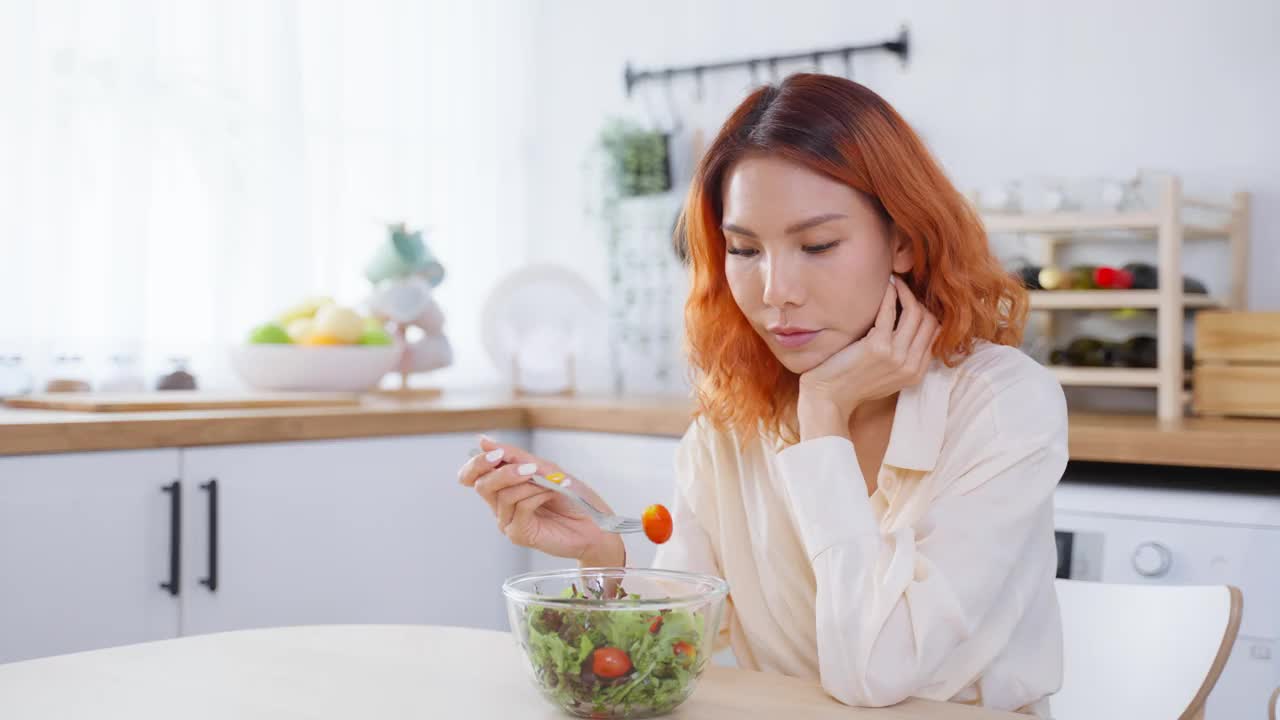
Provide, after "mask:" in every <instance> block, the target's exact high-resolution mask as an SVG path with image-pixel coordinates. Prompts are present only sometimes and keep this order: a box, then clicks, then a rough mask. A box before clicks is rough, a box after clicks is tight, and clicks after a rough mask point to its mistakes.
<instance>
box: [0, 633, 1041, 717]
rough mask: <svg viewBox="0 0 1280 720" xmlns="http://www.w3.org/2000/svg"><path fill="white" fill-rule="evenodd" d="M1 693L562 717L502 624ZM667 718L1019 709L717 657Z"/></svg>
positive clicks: (162, 704)
mask: <svg viewBox="0 0 1280 720" xmlns="http://www.w3.org/2000/svg"><path fill="white" fill-rule="evenodd" d="M0 698H3V700H0V706H3V710H4V716H5V717H13V718H23V720H87V719H88V718H93V719H94V720H162V719H167V718H171V717H181V718H185V719H186V720H204V719H206V718H208V719H209V720H215V719H216V720H223V719H225V718H237V720H295V719H296V720H304V719H305V720H329V719H330V718H333V719H335V720H336V719H338V718H342V720H346V719H347V718H379V719H380V720H400V719H404V720H408V719H409V718H414V719H415V720H416V719H418V718H475V719H476V720H510V719H511V718H532V719H533V720H543V719H545V720H560V719H562V718H565V717H567V716H566V715H565V714H564V713H563V712H562V711H561V710H560V709H559V708H557V707H554V706H553V705H551V703H549V702H547V701H546V700H544V699H543V698H542V697H541V695H540V694H539V693H538V691H537V689H535V688H534V686H533V683H532V682H531V680H530V678H529V675H528V671H527V670H526V668H525V666H524V659H523V658H522V657H521V655H520V650H519V648H518V646H517V645H516V643H515V640H514V639H513V638H512V636H511V634H510V633H503V632H495V631H492V630H473V629H468V628H445V627H426V626H388V625H371V626H328V627H290V628H278V629H270V630H247V631H240V632H231V633H221V634H216V635H197V636H194V637H189V638H181V639H178V640H165V641H161V642H154V643H145V644H141V645H129V646H125V647H119V648H112V649H109V650H95V651H93V652H85V653H77V654H74V655H62V656H58V657H51V658H42V659H39V660H28V661H25V662H18V663H10V664H7V665H0ZM670 717H672V718H675V719H676V720H695V719H696V720H720V719H722V718H724V719H726V720H727V719H728V718H733V719H735V720H738V719H741V720H754V719H757V718H758V719H759V720H765V719H766V718H768V719H769V720H773V719H774V718H785V717H802V718H814V719H815V720H824V719H826V720H1004V719H1006V718H1007V719H1008V720H1014V718H1022V719H1023V720H1025V718H1026V716H1025V715H1013V714H1011V713H1004V712H995V711H991V710H983V709H979V708H973V707H969V706H967V705H959V704H953V703H939V702H930V701H927V700H908V701H907V702H904V703H902V704H900V705H895V706H893V707H889V708H879V709H863V708H852V707H847V706H844V705H841V704H840V703H838V702H836V701H835V700H833V699H831V698H830V697H828V696H827V695H826V694H825V693H824V692H823V691H822V688H821V687H819V686H818V684H817V683H816V682H812V681H807V680H800V679H797V678H789V677H784V676H781V675H770V674H764V673H756V672H749V671H746V670H739V669H735V668H727V667H718V666H712V667H709V668H708V669H707V670H706V672H705V673H704V674H703V676H702V678H701V680H700V681H699V684H698V686H697V688H696V689H695V690H694V693H693V696H692V697H691V698H690V699H689V700H688V701H687V702H685V703H684V704H683V705H681V706H680V707H679V708H677V709H676V711H675V712H674V713H673V714H672V715H670Z"/></svg>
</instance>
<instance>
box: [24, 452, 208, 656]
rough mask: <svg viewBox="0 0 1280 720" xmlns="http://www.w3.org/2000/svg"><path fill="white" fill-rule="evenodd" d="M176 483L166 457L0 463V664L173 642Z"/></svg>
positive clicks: (110, 455)
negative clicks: (172, 558)
mask: <svg viewBox="0 0 1280 720" xmlns="http://www.w3.org/2000/svg"><path fill="white" fill-rule="evenodd" d="M178 476H179V453H178V451H177V450H141V451H127V452H90V453H66V454H59V455H16V456H9V457H0V662H10V661H15V660H25V659H29V658H34V657H40V656H44V655H53V654H58V653H67V652H77V651H81V650H90V649H95V648H103V647H109V646H113V645H124V644H129V643H137V642H145V641H148V640H160V639H164V638H171V637H175V636H176V635H177V634H178V613H179V604H178V599H177V597H175V596H174V595H172V594H170V593H169V592H168V591H166V590H164V589H162V588H161V586H160V585H161V583H162V582H163V583H167V582H168V581H169V574H170V555H169V553H170V548H171V541H170V538H171V536H170V533H171V531H172V529H173V528H172V527H171V517H172V516H171V511H172V509H173V508H172V506H171V497H172V494H171V493H170V494H166V493H165V492H162V487H164V486H167V485H170V484H171V483H173V482H174V481H175V480H176V479H177V478H178ZM190 499H191V498H189V497H185V496H184V497H182V498H181V500H183V501H189V500H190Z"/></svg>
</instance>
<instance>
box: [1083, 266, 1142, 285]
mask: <svg viewBox="0 0 1280 720" xmlns="http://www.w3.org/2000/svg"><path fill="white" fill-rule="evenodd" d="M1093 284H1094V285H1095V286H1097V287H1099V288H1105V289H1107V290H1128V289H1129V288H1131V287H1133V275H1132V274H1131V273H1129V272H1128V271H1126V270H1122V269H1119V268H1113V267H1107V266H1105V265H1102V266H1099V267H1097V268H1095V269H1094V271H1093Z"/></svg>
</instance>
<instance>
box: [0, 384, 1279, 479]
mask: <svg viewBox="0 0 1280 720" xmlns="http://www.w3.org/2000/svg"><path fill="white" fill-rule="evenodd" d="M691 407H692V406H691V405H690V403H689V402H688V401H687V400H684V399H679V398H611V397H557V398H527V397H514V396H512V395H509V394H505V393H445V394H444V395H443V396H441V397H438V398H434V399H429V400H414V399H408V400H400V399H397V398H395V397H394V396H388V395H369V396H365V397H364V398H363V399H362V401H361V404H360V405H358V406H339V407H308V408H277V409H259V410H216V411H212V410H211V411H183V412H150V413H72V412H58V411H48V410H15V409H3V408H0V455H20V454H29V453H56V452H73V451H88V450H125V449H137V448H158V447H193V446H200V445H223V444H237V443H254V442H284V441H292V440H323V439H336V438H360V437H377V436H390V435H414V434H424V433H444V432H481V431H486V430H501V429H520V428H544V429H564V430H588V431H597V432H612V433H629V434H640V435H663V436H679V435H681V434H682V433H683V432H684V430H685V428H686V427H687V426H688V423H689V417H690V412H691ZM1070 427H1071V430H1070V432H1071V435H1070V448H1071V459H1072V460H1084V461H1097V462H1118V463H1142V464H1151V465H1186V466H1192V467H1211V468H1242V469H1254V470H1272V471H1280V421H1274V420H1236V419H1217V418H1188V419H1185V420H1182V421H1179V422H1175V423H1170V424H1161V423H1160V422H1159V421H1157V420H1156V419H1155V418H1154V417H1149V416H1129V415H1095V414H1073V415H1072V416H1071V425H1070Z"/></svg>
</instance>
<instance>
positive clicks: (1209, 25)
mask: <svg viewBox="0 0 1280 720" xmlns="http://www.w3.org/2000/svg"><path fill="white" fill-rule="evenodd" d="M531 15H532V20H533V22H534V30H533V31H534V33H535V36H534V38H533V40H532V45H531V47H532V54H533V62H534V64H533V67H532V69H531V72H532V77H533V80H534V82H536V84H537V91H536V94H535V96H534V99H533V100H534V103H535V105H534V108H533V110H532V113H533V114H532V117H531V118H530V122H531V130H532V136H533V137H534V138H535V142H534V143H533V145H532V146H531V147H530V149H529V152H530V156H529V157H528V158H527V160H528V162H527V167H528V168H529V170H528V173H529V176H530V177H529V183H528V187H529V197H528V213H529V228H530V229H529V243H530V248H529V253H528V255H529V257H530V259H531V260H532V261H535V262H538V261H540V262H554V263H562V264H565V265H568V266H571V267H574V268H576V269H578V270H579V271H580V272H582V273H583V274H584V275H585V276H586V277H587V278H588V280H589V281H590V282H591V283H592V284H593V285H595V286H596V287H597V288H598V289H599V290H600V291H601V293H606V292H607V275H606V268H607V257H606V250H605V244H604V241H603V239H602V234H601V229H600V226H599V222H598V220H596V219H593V218H592V217H589V216H588V214H587V213H585V212H584V207H587V206H589V205H590V204H591V199H592V198H593V197H595V196H596V195H598V188H597V187H596V182H595V181H594V180H592V179H591V178H592V177H593V176H592V174H591V172H590V168H591V167H592V166H593V163H595V162H596V160H595V159H594V156H593V154H592V152H591V148H592V145H593V143H594V142H595V139H596V137H597V133H598V131H599V129H600V125H601V122H602V121H603V119H604V118H605V117H606V116H608V115H615V114H616V115H623V114H627V115H631V116H632V117H636V118H639V119H644V118H654V119H655V120H656V121H657V122H658V124H665V123H668V122H669V121H667V120H665V119H664V118H665V117H669V112H668V110H667V108H668V107H669V106H670V104H671V101H672V100H674V104H675V105H676V106H677V107H679V108H680V109H681V110H682V112H683V113H685V114H690V115H693V116H695V118H696V119H700V120H701V124H702V125H703V126H704V127H705V130H706V133H707V137H708V139H709V138H710V136H711V134H712V133H713V132H714V129H715V127H716V123H718V121H720V120H722V119H723V117H724V115H725V113H726V112H727V111H728V110H729V108H731V107H732V105H733V104H734V103H736V102H737V101H738V100H739V99H740V98H741V97H742V95H743V93H744V92H745V91H746V89H747V88H748V87H750V86H751V84H752V82H751V79H750V77H749V76H748V75H747V74H746V73H745V72H744V73H741V74H740V75H734V76H722V77H720V78H717V79H714V80H711V79H709V80H708V82H707V83H706V86H705V90H706V92H705V94H704V99H703V101H702V103H701V104H697V103H696V102H695V100H694V92H693V85H692V83H691V82H690V83H683V84H680V85H678V86H677V87H676V88H675V90H674V91H673V92H672V94H671V96H670V97H668V96H667V95H665V94H664V93H663V92H662V91H660V90H657V89H656V86H655V90H653V91H651V92H647V93H637V97H636V98H635V99H634V100H632V101H628V100H627V98H626V96H625V94H624V92H623V84H622V74H623V67H624V63H626V62H627V61H630V62H632V63H633V64H634V65H635V66H637V67H649V66H665V65H669V64H685V63H696V62H700V61H710V60H718V59H725V58H736V57H741V56H752V55H759V54H767V53H772V52H789V51H798V50H807V49H811V48H819V47H829V46H840V45H844V44H851V43H858V42H868V41H879V40H882V39H885V38H888V37H891V36H893V35H895V34H896V33H897V32H898V29H899V27H900V26H901V25H902V24H904V23H905V24H907V25H909V26H910V29H911V41H912V48H911V60H910V63H909V65H908V66H907V67H906V68H902V67H901V66H900V65H899V63H898V62H897V61H896V60H895V59H893V58H891V57H888V56H884V55H873V56H866V57H864V58H860V59H855V61H854V68H853V71H854V78H855V79H856V80H858V81H859V82H862V83H865V84H867V85H869V86H870V87H872V88H873V89H875V90H876V91H877V92H879V93H881V94H882V95H884V96H885V97H886V98H887V99H888V100H889V101H890V102H891V103H893V104H894V105H895V106H896V107H897V108H898V109H899V110H900V111H901V112H902V113H903V114H904V116H906V118H907V119H908V120H909V121H911V122H912V123H913V124H914V125H915V127H916V128H917V129H918V130H919V131H920V132H921V134H922V135H923V136H924V137H925V139H926V140H927V142H928V143H929V145H930V146H931V147H932V149H933V150H934V152H935V153H936V154H937V155H938V157H939V158H940V160H941V161H942V163H943V164H944V165H945V166H946V168H947V169H948V171H949V172H950V173H951V175H952V177H953V179H954V180H955V181H956V183H957V185H958V186H960V187H961V188H962V189H969V188H973V187H982V186H989V185H991V184H993V183H1000V182H1002V181H1004V180H1007V179H1010V178H1016V177H1028V176H1029V177H1043V176H1046V175H1050V176H1063V177H1097V176H1113V177H1128V176H1131V175H1132V174H1133V172H1134V171H1135V170H1137V169H1139V168H1148V169H1153V170H1170V171H1174V172H1177V173H1180V174H1181V175H1182V176H1183V178H1184V181H1185V187H1186V189H1187V190H1188V191H1189V192H1193V193H1200V194H1211V195H1212V194H1223V195H1225V194H1226V193H1228V192H1230V191H1232V190H1235V189H1245V190H1249V191H1250V192H1252V193H1253V197H1254V213H1253V256H1252V258H1253V260H1252V263H1251V278H1250V289H1249V300H1250V304H1251V307H1252V308H1254V309H1280V285H1277V284H1276V283H1274V282H1272V276H1273V273H1274V271H1275V270H1276V269H1277V268H1280V239H1277V236H1280V136H1277V134H1276V133H1275V132H1274V129H1275V128H1276V127H1280V93H1277V92H1275V88H1277V87H1278V86H1280V85H1278V83H1280V80H1278V79H1277V78H1280V53H1277V52H1276V50H1275V39H1276V37H1277V32H1278V31H1280V3H1276V2H1271V1H1270V0H1256V1H1252V2H1251V1H1250V0H1229V1H1227V2H1213V3H1210V2H1205V1H1203V0H1175V1H1167V2H1157V1H1155V0H1141V1H1134V2H1124V3H1112V2H1108V1H1107V0H1081V1H1079V2H1074V3H1048V2H1030V3H1023V2H1015V1H1014V0H971V1H969V2H964V3H948V2H942V1H940V0H933V1H930V0H919V1H902V2H881V3H872V2H860V3H854V2H845V1H844V0H792V1H791V2H788V3H778V2H770V1H768V0H745V1H744V0H734V1H732V2H730V1H728V0H703V1H700V2H697V3H686V2H679V1H677V0H651V1H649V2H645V3H625V4H624V3H595V2H589V1H586V0H555V1H550V0H547V1H543V2H540V3H539V4H538V5H537V6H536V9H534V10H533V11H532V13H531ZM810 68H811V66H809V67H805V66H804V65H797V66H795V67H780V68H779V73H780V74H784V73H786V72H793V71H799V70H806V69H810ZM824 70H825V71H827V72H836V73H838V72H842V71H843V65H842V64H841V63H839V62H838V61H836V62H831V63H829V64H827V65H826V66H824ZM760 79H761V80H762V81H763V80H765V79H767V69H762V71H761V77H760ZM698 124H699V122H697V121H696V120H695V121H692V122H686V123H685V127H684V128H683V134H685V135H687V134H688V133H689V131H690V130H691V129H692V127H694V126H697V125H698ZM1186 262H1188V263H1189V265H1190V266H1191V267H1193V268H1196V270H1195V273H1196V274H1198V275H1203V276H1206V277H1205V279H1206V281H1207V282H1208V283H1209V284H1210V287H1211V289H1215V286H1216V287H1221V286H1222V283H1223V282H1224V281H1225V263H1223V262H1222V261H1221V253H1219V252H1217V251H1215V250H1213V249H1211V248H1199V249H1195V250H1194V251H1191V252H1189V253H1188V255H1187V257H1186Z"/></svg>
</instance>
